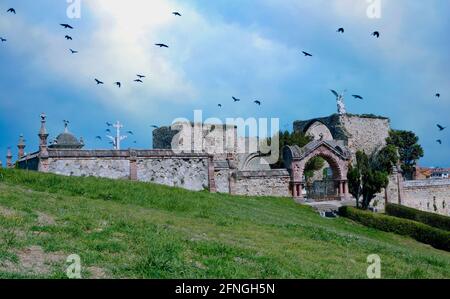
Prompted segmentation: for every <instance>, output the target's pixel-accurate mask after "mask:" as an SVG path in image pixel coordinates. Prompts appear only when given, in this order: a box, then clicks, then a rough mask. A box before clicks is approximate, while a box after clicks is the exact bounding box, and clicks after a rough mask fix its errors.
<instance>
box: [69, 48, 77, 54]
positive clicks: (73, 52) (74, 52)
mask: <svg viewBox="0 0 450 299" xmlns="http://www.w3.org/2000/svg"><path fill="white" fill-rule="evenodd" d="M69 50H70V52H71V53H72V54H77V53H78V51H75V50H72V49H69Z"/></svg>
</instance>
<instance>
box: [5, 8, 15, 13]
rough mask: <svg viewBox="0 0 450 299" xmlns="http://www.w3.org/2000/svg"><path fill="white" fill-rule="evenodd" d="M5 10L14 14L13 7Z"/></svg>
mask: <svg viewBox="0 0 450 299" xmlns="http://www.w3.org/2000/svg"><path fill="white" fill-rule="evenodd" d="M6 12H10V13H13V14H16V10H15V9H14V8H10V9H8V10H7V11H6Z"/></svg>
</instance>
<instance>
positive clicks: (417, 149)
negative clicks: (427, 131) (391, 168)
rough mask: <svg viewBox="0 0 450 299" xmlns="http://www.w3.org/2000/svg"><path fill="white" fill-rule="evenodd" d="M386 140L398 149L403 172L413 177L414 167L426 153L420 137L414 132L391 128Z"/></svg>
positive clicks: (406, 175)
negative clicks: (420, 142)
mask: <svg viewBox="0 0 450 299" xmlns="http://www.w3.org/2000/svg"><path fill="white" fill-rule="evenodd" d="M386 142H387V144H388V145H393V146H395V147H396V148H397V149H398V153H399V155H400V163H401V167H402V170H403V174H404V176H405V178H407V179H412V176H413V171H414V167H415V166H416V164H417V161H418V160H419V159H420V158H422V157H423V155H424V151H423V148H422V146H420V144H419V137H417V136H416V134H414V133H413V132H409V131H397V130H391V131H390V132H389V137H388V138H387V139H386Z"/></svg>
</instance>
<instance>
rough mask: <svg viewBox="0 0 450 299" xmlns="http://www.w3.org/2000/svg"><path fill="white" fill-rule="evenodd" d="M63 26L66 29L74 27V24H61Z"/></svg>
mask: <svg viewBox="0 0 450 299" xmlns="http://www.w3.org/2000/svg"><path fill="white" fill-rule="evenodd" d="M60 25H61V26H63V27H64V28H66V29H73V27H72V26H70V25H69V24H60Z"/></svg>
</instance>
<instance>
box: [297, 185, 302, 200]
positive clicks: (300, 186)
mask: <svg viewBox="0 0 450 299" xmlns="http://www.w3.org/2000/svg"><path fill="white" fill-rule="evenodd" d="M297 192H298V197H299V198H303V186H302V183H300V184H298V190H297Z"/></svg>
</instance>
